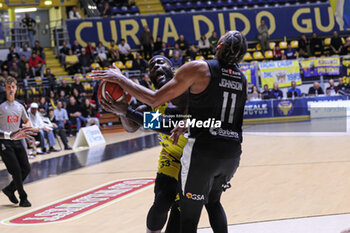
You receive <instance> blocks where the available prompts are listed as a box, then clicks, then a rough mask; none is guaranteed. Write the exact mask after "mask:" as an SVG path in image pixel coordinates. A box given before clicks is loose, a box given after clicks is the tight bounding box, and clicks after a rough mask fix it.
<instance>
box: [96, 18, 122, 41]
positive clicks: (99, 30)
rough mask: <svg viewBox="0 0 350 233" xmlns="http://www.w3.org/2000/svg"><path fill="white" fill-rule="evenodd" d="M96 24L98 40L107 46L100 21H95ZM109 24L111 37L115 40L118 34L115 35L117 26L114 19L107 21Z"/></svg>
mask: <svg viewBox="0 0 350 233" xmlns="http://www.w3.org/2000/svg"><path fill="white" fill-rule="evenodd" d="M96 25H97V33H98V40H99V41H101V42H102V44H103V45H104V46H108V45H109V42H108V41H106V40H105V36H104V33H103V24H102V22H97V23H96ZM109 26H110V28H111V33H112V39H113V40H115V41H117V40H118V36H117V27H116V25H115V21H114V20H111V21H109Z"/></svg>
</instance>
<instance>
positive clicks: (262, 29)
mask: <svg viewBox="0 0 350 233" xmlns="http://www.w3.org/2000/svg"><path fill="white" fill-rule="evenodd" d="M258 40H259V43H260V45H261V51H262V52H263V53H264V52H265V50H267V49H269V29H268V28H267V26H266V24H265V20H263V19H262V20H261V21H260V25H259V27H258Z"/></svg>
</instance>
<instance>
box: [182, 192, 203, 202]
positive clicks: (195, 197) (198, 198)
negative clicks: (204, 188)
mask: <svg viewBox="0 0 350 233" xmlns="http://www.w3.org/2000/svg"><path fill="white" fill-rule="evenodd" d="M186 197H187V198H188V199H191V200H194V201H203V200H204V195H203V194H194V193H186Z"/></svg>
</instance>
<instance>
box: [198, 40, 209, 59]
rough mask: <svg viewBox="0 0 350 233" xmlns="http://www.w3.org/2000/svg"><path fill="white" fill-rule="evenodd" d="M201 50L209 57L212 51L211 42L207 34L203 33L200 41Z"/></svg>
mask: <svg viewBox="0 0 350 233" xmlns="http://www.w3.org/2000/svg"><path fill="white" fill-rule="evenodd" d="M198 48H199V52H200V53H201V54H202V55H203V56H204V57H205V58H206V59H207V58H208V55H209V52H210V43H209V40H208V38H207V37H206V36H205V35H201V38H200V39H199V41H198Z"/></svg>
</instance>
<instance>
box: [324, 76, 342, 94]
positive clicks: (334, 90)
mask: <svg viewBox="0 0 350 233" xmlns="http://www.w3.org/2000/svg"><path fill="white" fill-rule="evenodd" d="M328 84H329V87H327V88H326V94H327V95H335V94H337V93H338V90H339V89H338V87H336V86H335V85H334V80H333V79H330V80H328Z"/></svg>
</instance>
